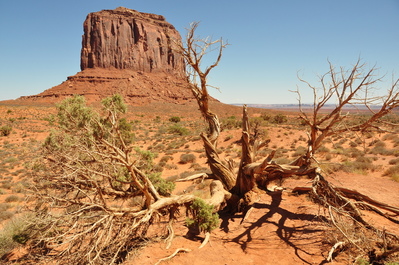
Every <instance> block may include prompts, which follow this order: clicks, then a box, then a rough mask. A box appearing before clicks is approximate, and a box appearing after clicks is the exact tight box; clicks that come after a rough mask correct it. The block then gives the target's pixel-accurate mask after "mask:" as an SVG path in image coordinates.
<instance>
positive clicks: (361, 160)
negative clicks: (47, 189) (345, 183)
mask: <svg viewBox="0 0 399 265" xmlns="http://www.w3.org/2000/svg"><path fill="white" fill-rule="evenodd" d="M374 169H375V166H374V165H373V160H372V159H370V158H368V157H365V156H358V157H357V158H356V160H355V161H346V162H344V167H343V170H344V171H345V172H352V173H359V174H366V172H367V171H368V170H374Z"/></svg>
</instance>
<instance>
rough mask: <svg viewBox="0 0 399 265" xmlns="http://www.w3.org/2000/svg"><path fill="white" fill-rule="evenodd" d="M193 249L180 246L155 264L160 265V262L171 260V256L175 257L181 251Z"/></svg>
mask: <svg viewBox="0 0 399 265" xmlns="http://www.w3.org/2000/svg"><path fill="white" fill-rule="evenodd" d="M190 251H191V249H188V248H178V249H176V250H175V252H173V253H172V254H171V255H169V256H167V257H166V258H163V259H160V260H158V262H157V263H155V264H154V265H158V264H160V263H161V262H162V261H167V260H170V259H171V258H173V257H174V256H176V255H177V254H178V253H179V252H190Z"/></svg>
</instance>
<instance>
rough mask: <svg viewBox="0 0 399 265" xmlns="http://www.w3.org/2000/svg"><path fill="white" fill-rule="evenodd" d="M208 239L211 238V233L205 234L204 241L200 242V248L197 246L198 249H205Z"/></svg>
mask: <svg viewBox="0 0 399 265" xmlns="http://www.w3.org/2000/svg"><path fill="white" fill-rule="evenodd" d="M210 237H211V233H209V232H206V233H205V238H204V241H202V243H201V246H199V248H203V247H205V245H206V244H207V243H208V241H209V238H210Z"/></svg>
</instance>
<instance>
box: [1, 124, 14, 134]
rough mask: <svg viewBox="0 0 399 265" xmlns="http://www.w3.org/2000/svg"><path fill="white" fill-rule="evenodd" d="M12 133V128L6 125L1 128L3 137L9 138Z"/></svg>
mask: <svg viewBox="0 0 399 265" xmlns="http://www.w3.org/2000/svg"><path fill="white" fill-rule="evenodd" d="M11 131H12V128H11V126H8V125H4V126H1V127H0V134H1V135H2V136H8V135H10V133H11Z"/></svg>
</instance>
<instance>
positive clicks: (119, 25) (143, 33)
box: [80, 7, 184, 73]
mask: <svg viewBox="0 0 399 265" xmlns="http://www.w3.org/2000/svg"><path fill="white" fill-rule="evenodd" d="M176 43H181V37H180V34H179V33H178V31H177V30H176V29H175V28H174V27H173V26H172V25H171V24H169V23H168V22H167V21H166V20H165V18H164V17H163V16H160V15H155V14H148V13H140V12H137V11H135V10H131V9H127V8H124V7H118V8H116V9H115V10H103V11H100V12H95V13H90V14H89V15H88V16H87V18H86V20H85V22H84V35H83V38H82V51H81V63H80V66H81V69H82V70H85V69H87V68H97V67H98V68H116V69H130V70H135V71H142V72H160V71H162V72H169V73H183V71H184V63H183V60H182V58H181V57H180V55H179V54H178V53H176V52H175V48H174V47H175V46H176Z"/></svg>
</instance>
